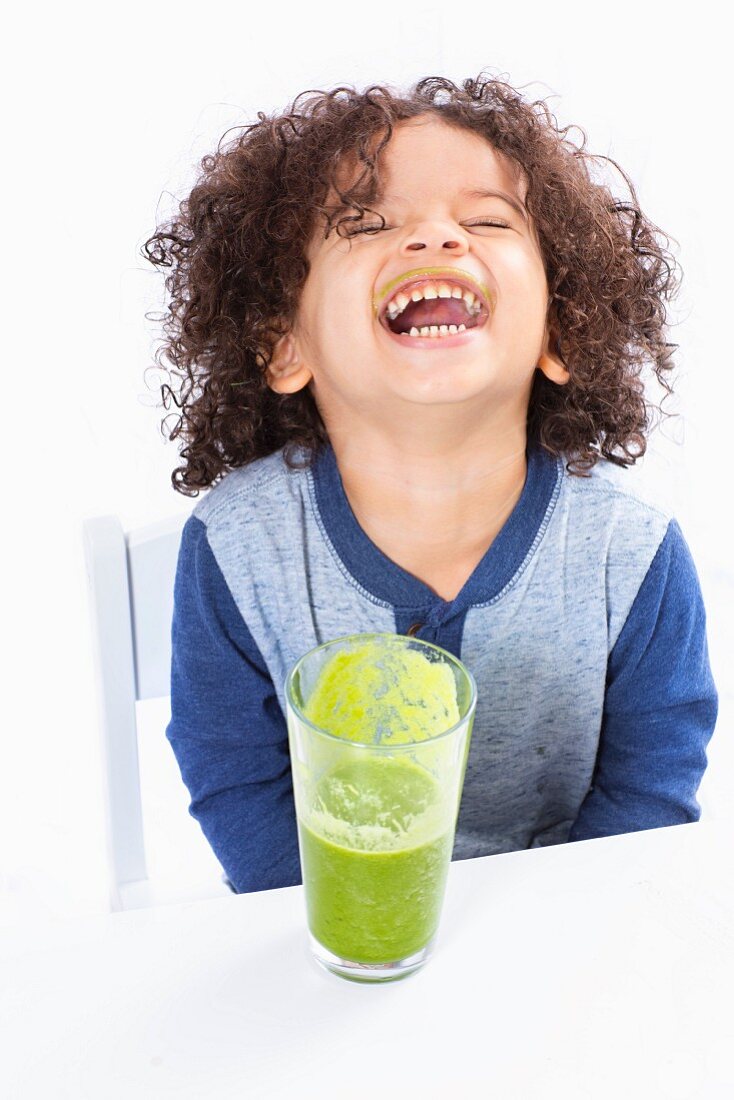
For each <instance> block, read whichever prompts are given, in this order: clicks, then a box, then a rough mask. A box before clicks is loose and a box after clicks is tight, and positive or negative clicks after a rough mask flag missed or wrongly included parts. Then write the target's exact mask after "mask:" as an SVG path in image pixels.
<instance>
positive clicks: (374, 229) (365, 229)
mask: <svg viewBox="0 0 734 1100" xmlns="http://www.w3.org/2000/svg"><path fill="white" fill-rule="evenodd" d="M462 224H463V225H466V226H468V227H469V228H470V229H471V228H472V227H473V226H475V225H490V226H494V227H495V228H497V229H511V228H512V227H511V226H509V225H508V224H507V222H500V221H495V220H487V219H486V218H483V219H480V220H477V221H473V222H463V223H462ZM393 228H394V227H393V226H391V225H363V226H360V227H359V228H358V229H353V230H352V231H351V232H350V233H345V234H344V235H345V237H356V236H357V234H358V233H379V232H380V230H381V229H393Z"/></svg>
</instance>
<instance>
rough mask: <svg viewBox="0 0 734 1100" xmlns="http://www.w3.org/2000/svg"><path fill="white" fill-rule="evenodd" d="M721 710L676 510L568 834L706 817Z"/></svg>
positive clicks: (613, 682) (626, 630)
mask: <svg viewBox="0 0 734 1100" xmlns="http://www.w3.org/2000/svg"><path fill="white" fill-rule="evenodd" d="M717 713H718V696H717V692H716V687H715V685H714V681H713V678H712V675H711V669H710V666H709V657H708V646H707V643H706V613H705V610H704V606H703V599H702V596H701V590H700V587H699V581H698V576H697V574H696V569H695V566H694V563H693V559H692V558H691V554H690V551H689V549H688V546H687V544H686V542H685V539H684V538H683V535H682V533H681V530H680V527H679V525H678V523H677V521H676V520H674V519H673V520H671V521H670V523H669V524H668V529H667V531H666V534H665V537H664V538H663V540H662V542H661V544H660V546H659V547H658V550H657V553H656V555H655V557H654V558H653V561H652V562H651V564H650V568H649V570H648V572H647V575H646V576H645V579H644V581H643V582H642V584H641V585H640V588H639V590H638V593H637V596H636V597H635V601H634V603H633V605H632V607H631V609H630V613H629V615H628V617H627V621H626V622H625V625H624V627H623V629H622V631H621V633H620V635H619V638H618V639H617V642H616V644H615V646H614V648H613V650H612V652H611V654H610V655H609V661H608V664H607V681H606V692H605V700H604V712H603V718H602V727H601V734H600V740H599V750H598V754H597V759H596V766H595V769H594V776H593V781H592V785H591V789H590V791H589V793H588V794H587V796H586V798H585V800H584V802H583V803H582V805H581V809H580V811H579V814H578V816H577V818H576V821H575V822H574V824H573V826H572V828H571V831H570V834H569V840H571V841H574V840H587V839H590V838H591V837H600V836H611V835H614V834H615V833H627V832H634V831H636V830H639V829H656V828H659V827H660V826H663V825H679V824H683V823H685V822H688V821H698V819H699V817H700V816H701V808H700V806H699V804H698V802H697V800H696V791H697V790H698V787H699V784H700V782H701V777H702V776H703V773H704V771H705V770H706V762H707V761H706V745H707V744H708V742H709V740H710V738H711V735H712V733H713V731H714V726H715V725H716V717H717Z"/></svg>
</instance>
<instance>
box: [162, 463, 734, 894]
mask: <svg viewBox="0 0 734 1100" xmlns="http://www.w3.org/2000/svg"><path fill="white" fill-rule="evenodd" d="M527 458H528V471H527V478H526V482H525V486H524V489H523V491H522V495H521V496H520V499H519V500H518V502H517V504H516V506H515V508H514V510H513V512H512V514H511V515H510V517H509V518H508V520H507V521H506V523H505V525H504V527H503V528H502V530H501V531H500V533H499V534H498V535H497V537H496V538H495V540H494V542H493V543H492V545H491V546H490V548H489V549H488V551H487V553H486V554H485V555H484V557H483V558H482V560H481V561H480V562H479V564H478V565H477V567H476V569H475V570H474V572H473V574H472V575H471V577H470V578H469V579H468V581H467V582H466V584H465V585H464V587H463V588H462V590H461V592H459V594H458V595H457V596H456V598H455V599H453V600H451V601H450V602H447V601H445V600H443V599H442V598H441V597H440V596H438V595H437V594H436V593H435V592H433V590H432V589H431V588H429V587H428V585H426V584H424V583H423V582H422V581H421V580H419V579H418V578H417V577H415V576H414V575H413V574H411V573H409V572H407V571H406V570H405V569H403V568H401V566H399V565H397V564H396V563H395V562H393V561H392V560H391V559H390V558H388V557H387V556H386V555H385V554H383V553H382V551H381V550H380V549H379V548H378V547H377V546H376V545H375V543H373V542H372V541H371V539H370V538H369V537H368V536H367V534H366V533H365V532H364V530H363V529H362V528H361V527H360V525H359V523H358V522H357V519H356V517H355V515H354V513H353V512H352V510H351V507H350V505H349V501H348V499H347V496H346V494H345V491H344V487H343V485H342V481H341V477H340V475H339V469H338V466H337V463H336V458H335V454H334V451H333V448H332V447H331V446H330V445H328V446H326V447H325V448H324V449H322V450H321V451H320V452H319V453H318V454H317V456H316V458H315V461H314V463H313V465H312V466H311V467H310V468H308V467H307V468H305V469H302V470H291V469H290V468H289V467H288V466H287V465H286V463H285V461H284V458H283V453H282V450H281V451H276V452H275V453H273V454H271V455H269V456H267V457H266V458H261V459H258V460H257V461H255V462H253V463H251V464H250V465H248V466H246V467H243V468H241V469H237V470H234V471H232V472H230V473H228V474H226V475H225V477H224V478H223V479H222V480H221V481H220V482H219V483H218V484H217V485H215V486H214V487H213V488H212V489H210V490H209V491H208V492H207V494H206V495H205V496H204V497H203V498H202V499H201V500H200V501H199V502H198V504H197V505H196V507H195V508H194V510H193V512H192V514H191V516H190V517H189V519H188V520H187V521H186V524H185V526H184V529H183V533H182V539H181V547H180V551H179V559H178V569H177V574H176V583H175V594H174V618H173V631H172V644H173V659H172V670H171V721H170V724H169V726H168V728H167V731H166V732H167V737H168V739H169V741H170V743H171V745H172V747H173V751H174V753H175V755H176V758H177V760H178V764H179V767H180V769H181V775H182V778H183V780H184V783H185V784H186V786H187V788H188V790H189V793H190V796H191V805H190V812H191V814H192V815H193V816H194V817H195V818H196V820H197V821H198V822H199V824H200V825H201V828H202V830H203V831H204V834H205V836H206V838H207V840H208V841H209V843H210V845H211V847H212V849H213V851H214V853H215V854H216V856H217V858H218V859H219V862H220V863H221V864H222V866H223V868H224V870H225V871H226V873H227V875H228V877H229V879H230V880H231V882H232V883H233V885H234V887H235V889H236V890H237V891H239V892H246V891H250V890H261V889H267V888H274V887H280V886H290V885H294V884H297V883H299V882H301V870H300V862H299V854H298V840H297V832H296V819H295V808H294V801H293V788H292V780H291V771H290V762H289V754H288V735H287V726H286V719H285V697H284V681H285V678H286V675H287V673H288V671H289V670H290V668H291V666H292V665H293V663H294V662H295V661H296V660H297V659H298V658H299V657H301V656H302V655H303V654H304V653H305V652H306V651H307V650H309V649H311V648H313V647H314V646H317V645H320V644H321V643H323V642H326V641H329V640H330V639H332V638H336V637H340V636H342V635H345V634H356V633H363V632H373V631H389V632H394V633H399V634H408V633H411V634H413V635H415V636H416V637H418V638H423V639H425V640H427V641H430V642H434V643H435V644H436V645H439V646H442V647H443V648H444V649H447V650H449V651H450V652H451V653H453V654H454V655H455V656H457V657H459V658H460V659H461V660H462V661H463V662H464V664H466V665H467V667H468V668H469V669H470V670H471V672H472V673H473V675H474V677H475V680H476V682H477V689H478V700H477V709H476V715H475V720H474V729H473V733H472V739H471V748H470V753H469V759H468V763H467V769H466V778H465V784H464V791H463V796H462V801H461V808H460V811H459V818H458V822H457V829H456V840H455V846H454V852H453V858H454V859H466V858H468V857H471V856H479V855H488V854H493V853H498V852H509V851H513V850H516V849H520V848H528V847H538V846H540V845H545V844H556V843H559V842H565V841H569V840H571V841H574V840H583V839H586V838H590V837H598V836H606V835H610V834H613V833H622V832H629V831H632V830H636V829H650V828H656V827H658V826H662V825H673V824H677V823H682V822H687V821H695V820H697V819H698V818H699V816H700V807H699V804H698V802H697V800H696V791H697V789H698V786H699V783H700V780H701V777H702V775H703V772H704V770H705V767H706V752H705V748H706V745H707V743H708V741H709V738H710V737H711V734H712V733H713V730H714V726H715V723H716V716H717V710H718V697H717V692H716V688H715V685H714V682H713V679H712V676H711V669H710V666H709V657H708V649H707V643H706V616H705V610H704V606H703V601H702V597H701V591H700V586H699V581H698V577H697V574H696V570H695V566H694V563H693V561H692V559H691V555H690V551H689V549H688V546H687V544H686V542H685V540H684V538H683V535H682V533H681V530H680V527H679V525H678V523H677V521H676V520H675V519H674V518H672V517H671V516H669V515H668V514H666V513H665V512H664V511H662V510H660V509H659V508H657V507H653V506H652V505H650V504H649V503H646V502H645V501H644V500H643V499H642V498H641V497H640V495H639V494H638V493H635V492H633V491H632V490H631V489H630V488H629V487H628V486H627V485H625V484H624V475H625V474H626V473H628V471H626V470H624V469H622V468H620V467H617V466H615V465H614V464H612V463H609V462H607V461H605V460H603V459H602V460H600V461H599V463H598V464H597V465H596V466H595V467H594V469H593V470H592V471H591V476H589V477H579V476H577V475H572V474H569V473H568V472H567V470H566V468H565V463H564V461H563V460H562V459H559V458H556V457H554V456H552V455H550V454H549V453H548V452H547V451H545V450H543V449H542V448H541V447H539V446H537V445H533V444H531V445H529V446H528V452H527Z"/></svg>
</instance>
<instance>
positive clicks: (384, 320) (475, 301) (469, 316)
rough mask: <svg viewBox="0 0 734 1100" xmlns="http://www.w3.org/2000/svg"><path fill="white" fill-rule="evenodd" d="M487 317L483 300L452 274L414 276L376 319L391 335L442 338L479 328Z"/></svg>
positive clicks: (387, 303) (430, 338)
mask: <svg viewBox="0 0 734 1100" xmlns="http://www.w3.org/2000/svg"><path fill="white" fill-rule="evenodd" d="M488 320H489V310H488V308H487V304H486V302H485V300H484V299H483V298H482V297H481V295H479V294H478V293H477V292H476V290H475V289H474V288H473V287H472V286H471V285H469V284H467V283H465V282H464V281H463V280H458V279H455V278H453V277H450V276H449V277H447V278H439V279H437V278H436V277H435V276H433V277H431V278H425V277H424V278H422V279H414V280H411V281H410V282H409V283H407V284H405V285H404V286H402V287H401V288H400V290H399V291H397V293H395V294H394V295H393V296H392V297H391V298H390V299H389V301H387V302H386V303H385V305H384V306H383V307H382V309H381V310H380V314H379V321H380V324H381V325H382V326H383V328H385V329H387V331H388V332H390V333H391V334H392V335H393V336H402V337H410V338H412V339H425V340H435V339H439V340H440V339H445V338H447V337H451V336H461V335H462V334H463V333H465V332H468V331H469V330H470V329H475V328H481V327H483V326H484V325H486V323H487V321H488Z"/></svg>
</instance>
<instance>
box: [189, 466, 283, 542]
mask: <svg viewBox="0 0 734 1100" xmlns="http://www.w3.org/2000/svg"><path fill="white" fill-rule="evenodd" d="M283 450H284V448H283V447H281V448H280V449H279V450H277V451H274V452H273V453H272V454H269V455H265V456H264V457H262V458H256V459H255V460H254V461H253V462H250V463H248V464H247V466H241V467H238V468H237V469H235V470H230V471H229V472H228V473H226V474H225V475H224V477H222V478H221V480H220V481H218V482H217V483H216V485H214V486H212V488H211V489H209V490H208V491H207V493H206V495H205V496H204V497H202V499H201V500H200V501H199V502H198V503H197V505H196V507H195V508H194V509H193V512H192V515H194V516H195V517H196V518H197V519H199V520H201V521H202V522H203V523H204V524H205V525H206V526H207V527H210V526H211V525H212V524H215V523H219V522H222V521H225V522H226V520H227V519H229V518H231V517H233V516H241V515H242V512H243V510H246V509H247V507H248V505H251V506H252V507H253V508H259V507H261V505H262V503H263V498H264V497H268V498H270V497H272V498H273V504H275V503H276V502H277V500H278V498H282V500H283V503H286V499H287V498H288V497H289V496H290V494H291V493H292V492H293V486H292V482H293V478H294V475H297V474H299V473H301V471H298V470H291V469H290V467H288V465H287V464H286V462H285V458H284V456H283ZM289 475H290V477H289Z"/></svg>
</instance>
